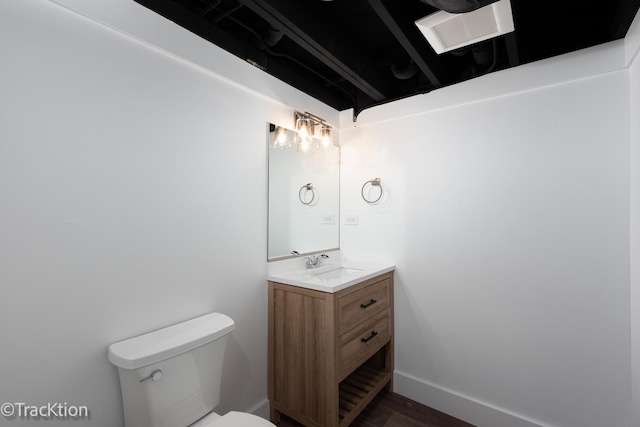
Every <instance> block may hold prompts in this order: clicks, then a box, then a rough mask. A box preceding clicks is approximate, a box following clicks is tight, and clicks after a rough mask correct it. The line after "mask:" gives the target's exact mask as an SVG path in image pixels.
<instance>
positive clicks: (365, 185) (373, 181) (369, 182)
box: [360, 178, 383, 204]
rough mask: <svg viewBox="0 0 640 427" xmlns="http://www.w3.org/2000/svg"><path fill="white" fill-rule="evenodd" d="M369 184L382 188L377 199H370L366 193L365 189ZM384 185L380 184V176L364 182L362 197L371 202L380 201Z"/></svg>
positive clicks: (361, 191)
mask: <svg viewBox="0 0 640 427" xmlns="http://www.w3.org/2000/svg"><path fill="white" fill-rule="evenodd" d="M367 186H370V187H378V188H379V189H380V194H378V197H377V198H376V199H368V198H367V196H365V195H364V190H365V188H367ZM382 193H383V192H382V185H380V178H373V179H371V180H369V181H367V182H365V183H364V185H363V186H362V189H361V190H360V195H361V196H362V199H363V200H364V201H365V202H367V203H370V204H375V203H378V202H379V201H380V199H382Z"/></svg>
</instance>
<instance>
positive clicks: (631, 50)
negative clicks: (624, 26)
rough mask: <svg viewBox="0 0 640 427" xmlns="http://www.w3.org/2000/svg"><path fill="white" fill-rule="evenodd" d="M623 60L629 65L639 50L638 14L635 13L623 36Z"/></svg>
mask: <svg viewBox="0 0 640 427" xmlns="http://www.w3.org/2000/svg"><path fill="white" fill-rule="evenodd" d="M624 51H625V61H626V65H627V67H630V66H631V65H632V64H633V62H634V61H635V59H636V58H637V57H638V53H639V52H640V14H637V15H636V17H635V19H634V20H633V22H632V23H631V27H630V28H629V31H627V35H626V36H625V38H624Z"/></svg>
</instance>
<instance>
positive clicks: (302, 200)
mask: <svg viewBox="0 0 640 427" xmlns="http://www.w3.org/2000/svg"><path fill="white" fill-rule="evenodd" d="M302 190H304V193H303V192H302ZM309 191H311V200H308V201H307V193H308V192H309ZM298 198H299V199H300V203H302V204H303V205H307V206H309V205H310V204H311V203H313V201H314V200H315V199H316V192H315V190H314V188H313V184H312V183H308V184H305V185H303V186H302V187H300V191H298Z"/></svg>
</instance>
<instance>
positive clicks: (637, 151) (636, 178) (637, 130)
mask: <svg viewBox="0 0 640 427" xmlns="http://www.w3.org/2000/svg"><path fill="white" fill-rule="evenodd" d="M634 29H635V30H636V31H635V33H634V34H636V35H640V22H638V19H636V21H635V22H634ZM634 40H636V41H637V38H635V39H634ZM634 47H635V49H633V50H632V51H633V52H634V53H635V55H634V56H633V57H632V58H631V59H633V63H632V66H631V67H630V72H629V76H630V77H629V78H630V82H631V83H630V84H631V88H630V93H631V106H630V111H631V114H630V117H631V144H630V148H631V154H630V156H629V158H630V163H631V191H630V195H631V215H630V218H631V257H630V258H631V346H632V348H631V362H632V365H631V370H632V379H633V394H632V407H633V408H634V412H633V424H632V425H633V426H634V427H640V120H638V117H640V60H639V59H638V56H637V53H638V49H637V44H636V45H635V46H634Z"/></svg>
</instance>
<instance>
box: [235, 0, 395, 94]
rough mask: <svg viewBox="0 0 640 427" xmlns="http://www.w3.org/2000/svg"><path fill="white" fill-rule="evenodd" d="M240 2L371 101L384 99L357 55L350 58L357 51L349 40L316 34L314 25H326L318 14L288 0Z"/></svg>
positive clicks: (244, 0) (316, 30) (319, 32)
mask: <svg viewBox="0 0 640 427" xmlns="http://www.w3.org/2000/svg"><path fill="white" fill-rule="evenodd" d="M240 2H241V3H242V4H244V5H245V6H247V7H248V8H250V9H251V10H252V11H253V12H255V13H256V14H258V15H259V16H260V17H262V18H263V19H264V20H265V21H267V22H268V23H269V24H270V25H271V26H273V27H274V28H276V29H278V30H280V31H282V32H283V33H284V34H285V35H286V36H287V37H289V38H290V39H291V40H293V41H294V42H295V43H297V44H298V45H299V46H301V47H302V48H303V49H304V50H306V51H307V52H308V53H310V54H311V55H313V56H314V57H315V58H316V59H318V60H320V61H321V62H322V63H324V64H325V65H326V66H328V67H329V68H331V69H332V70H333V71H335V72H336V73H338V74H339V75H340V76H342V77H343V78H344V79H345V80H347V81H348V82H350V83H351V84H353V85H354V86H355V87H356V88H357V89H358V90H360V91H362V92H363V93H364V94H366V95H367V96H369V97H370V98H371V99H372V100H374V101H376V102H380V101H384V100H386V99H387V96H386V95H384V94H383V93H382V90H381V89H380V88H379V87H376V86H375V85H374V84H372V83H371V81H369V79H366V78H365V76H364V75H363V74H364V73H363V70H364V68H365V67H366V65H365V64H363V63H358V60H357V59H358V57H359V55H358V56H356V55H354V50H357V49H358V47H357V46H355V47H353V48H351V47H350V40H349V39H344V38H334V37H333V36H332V33H326V32H321V31H319V27H320V26H319V25H318V24H317V23H318V22H327V21H323V20H322V17H321V16H318V14H321V12H320V11H315V12H314V13H310V11H309V10H308V9H304V10H303V9H301V8H300V4H299V3H298V2H296V1H292V0H240ZM300 14H304V15H305V16H300ZM311 18H313V19H311ZM336 30H338V29H336Z"/></svg>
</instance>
